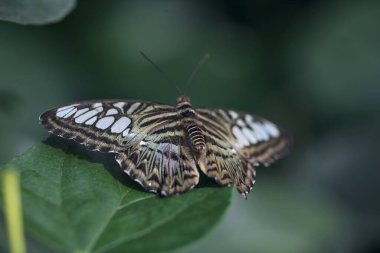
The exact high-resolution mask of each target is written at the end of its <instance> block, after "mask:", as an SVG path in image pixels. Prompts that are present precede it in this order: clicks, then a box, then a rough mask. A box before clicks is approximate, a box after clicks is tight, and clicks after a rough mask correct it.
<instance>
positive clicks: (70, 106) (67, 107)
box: [57, 104, 78, 112]
mask: <svg viewBox="0 0 380 253" xmlns="http://www.w3.org/2000/svg"><path fill="white" fill-rule="evenodd" d="M77 105H78V104H73V105H67V106H63V107H61V108H58V109H57V112H60V111H63V110H66V109H69V108H72V107H74V106H77Z"/></svg>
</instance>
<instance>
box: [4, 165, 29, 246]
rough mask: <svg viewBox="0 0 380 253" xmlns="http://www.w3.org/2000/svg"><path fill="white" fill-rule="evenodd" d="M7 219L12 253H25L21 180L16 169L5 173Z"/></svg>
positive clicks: (7, 170)
mask: <svg viewBox="0 0 380 253" xmlns="http://www.w3.org/2000/svg"><path fill="white" fill-rule="evenodd" d="M3 190H4V202H5V203H4V204H5V219H6V224H7V234H8V240H9V247H10V252H11V253H25V252H26V250H25V240H24V227H23V222H22V212H21V198H20V179H19V174H18V172H17V171H16V170H15V169H10V168H9V169H5V170H4V171H3Z"/></svg>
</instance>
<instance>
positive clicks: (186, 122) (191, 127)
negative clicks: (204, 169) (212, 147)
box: [176, 96, 206, 153]
mask: <svg viewBox="0 0 380 253" xmlns="http://www.w3.org/2000/svg"><path fill="white" fill-rule="evenodd" d="M176 108H177V113H178V116H179V117H180V119H181V124H182V126H183V127H184V129H185V130H186V133H187V136H188V138H189V142H190V146H191V148H192V149H193V150H194V151H197V152H198V153H202V152H203V150H204V149H205V146H206V144H205V138H204V136H203V134H202V130H201V128H200V126H199V125H198V123H197V121H196V116H197V115H196V111H195V110H194V108H193V107H192V105H191V102H190V99H189V98H188V97H185V96H180V97H178V98H177V106H176Z"/></svg>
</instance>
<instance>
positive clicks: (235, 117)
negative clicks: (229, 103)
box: [228, 111, 239, 119]
mask: <svg viewBox="0 0 380 253" xmlns="http://www.w3.org/2000/svg"><path fill="white" fill-rule="evenodd" d="M228 113H229V114H230V115H231V117H232V119H237V117H239V114H238V113H237V112H235V111H228Z"/></svg>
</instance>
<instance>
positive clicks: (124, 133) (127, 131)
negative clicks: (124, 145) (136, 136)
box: [123, 128, 129, 137]
mask: <svg viewBox="0 0 380 253" xmlns="http://www.w3.org/2000/svg"><path fill="white" fill-rule="evenodd" d="M128 134H129V128H127V129H125V130H124V132H123V136H124V137H125V136H127V135H128Z"/></svg>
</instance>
